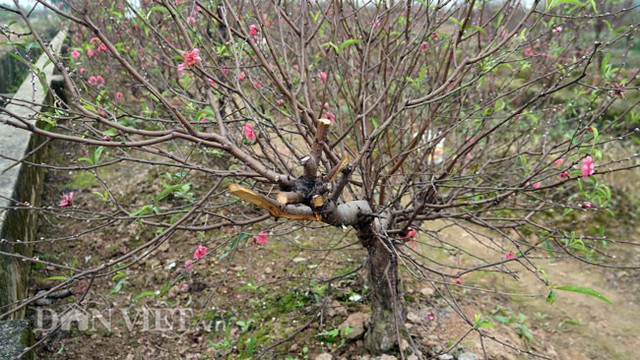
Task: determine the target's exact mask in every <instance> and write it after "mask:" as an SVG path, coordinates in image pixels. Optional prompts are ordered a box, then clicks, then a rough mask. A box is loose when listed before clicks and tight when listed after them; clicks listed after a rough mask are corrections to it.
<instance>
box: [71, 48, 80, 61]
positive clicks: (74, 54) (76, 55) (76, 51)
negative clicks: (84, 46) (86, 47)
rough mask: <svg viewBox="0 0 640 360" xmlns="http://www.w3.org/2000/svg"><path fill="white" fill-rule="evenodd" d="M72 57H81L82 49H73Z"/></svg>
mask: <svg viewBox="0 0 640 360" xmlns="http://www.w3.org/2000/svg"><path fill="white" fill-rule="evenodd" d="M71 57H72V58H74V59H77V58H79V57H80V51H78V50H72V51H71Z"/></svg>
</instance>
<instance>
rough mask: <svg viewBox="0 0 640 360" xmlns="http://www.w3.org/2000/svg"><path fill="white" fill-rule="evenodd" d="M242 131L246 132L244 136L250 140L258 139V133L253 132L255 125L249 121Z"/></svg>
mask: <svg viewBox="0 0 640 360" xmlns="http://www.w3.org/2000/svg"><path fill="white" fill-rule="evenodd" d="M242 133H243V134H244V137H246V138H247V139H249V140H255V139H256V134H255V133H254V132H253V126H252V125H251V124H249V123H246V124H244V125H243V126H242Z"/></svg>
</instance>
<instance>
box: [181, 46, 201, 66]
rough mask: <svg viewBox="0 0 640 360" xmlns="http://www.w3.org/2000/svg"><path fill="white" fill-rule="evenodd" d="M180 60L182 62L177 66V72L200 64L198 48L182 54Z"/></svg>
mask: <svg viewBox="0 0 640 360" xmlns="http://www.w3.org/2000/svg"><path fill="white" fill-rule="evenodd" d="M182 60H183V61H184V62H183V63H182V64H180V65H178V71H182V70H184V69H186V68H192V67H195V66H197V65H198V64H200V63H201V62H202V58H201V57H200V50H199V49H198V48H195V49H193V50H191V51H185V52H183V53H182Z"/></svg>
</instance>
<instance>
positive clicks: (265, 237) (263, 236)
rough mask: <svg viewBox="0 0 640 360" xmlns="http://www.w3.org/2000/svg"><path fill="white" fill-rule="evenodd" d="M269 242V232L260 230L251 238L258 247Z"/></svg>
mask: <svg viewBox="0 0 640 360" xmlns="http://www.w3.org/2000/svg"><path fill="white" fill-rule="evenodd" d="M267 241H269V232H268V231H265V230H262V231H260V232H259V233H258V235H255V236H254V237H253V243H254V244H258V245H265V244H266V243H267Z"/></svg>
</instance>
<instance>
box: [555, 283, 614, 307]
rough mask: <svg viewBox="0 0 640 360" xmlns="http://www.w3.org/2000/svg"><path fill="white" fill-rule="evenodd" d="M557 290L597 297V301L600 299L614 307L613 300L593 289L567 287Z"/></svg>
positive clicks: (557, 287)
mask: <svg viewBox="0 0 640 360" xmlns="http://www.w3.org/2000/svg"><path fill="white" fill-rule="evenodd" d="M555 289H557V290H562V291H571V292H575V293H580V294H584V295H589V296H593V297H595V298H597V299H600V300H602V301H604V302H606V303H607V304H610V305H613V303H612V302H611V300H609V299H607V298H606V297H605V296H604V295H602V294H601V293H599V292H597V291H596V290H593V289H592V288H588V287H584V286H575V285H565V286H556V287H555Z"/></svg>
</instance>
